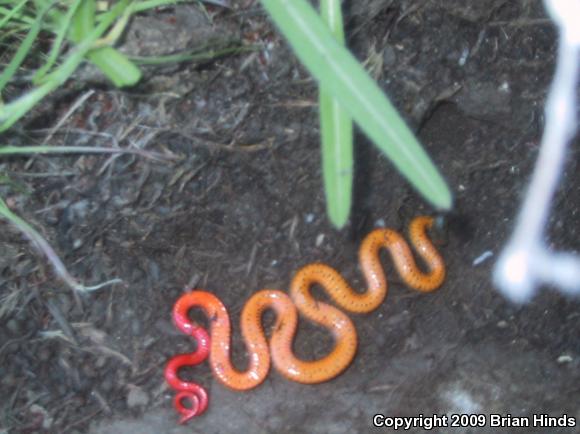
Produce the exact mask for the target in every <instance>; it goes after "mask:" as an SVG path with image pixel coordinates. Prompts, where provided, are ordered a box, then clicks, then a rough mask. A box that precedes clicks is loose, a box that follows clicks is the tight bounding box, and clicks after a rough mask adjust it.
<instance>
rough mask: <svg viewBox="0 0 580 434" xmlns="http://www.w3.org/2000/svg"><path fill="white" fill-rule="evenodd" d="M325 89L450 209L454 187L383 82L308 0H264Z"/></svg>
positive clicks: (430, 198) (417, 184) (432, 198)
mask: <svg viewBox="0 0 580 434" xmlns="http://www.w3.org/2000/svg"><path fill="white" fill-rule="evenodd" d="M261 2H262V4H263V6H264V8H265V9H266V10H267V11H268V13H269V14H270V16H271V17H272V19H273V20H274V22H275V23H276V25H277V26H278V27H279V29H280V30H281V32H282V34H283V35H284V36H285V37H286V38H287V39H288V41H289V43H290V45H291V46H292V47H293V48H294V51H295V53H296V55H297V56H298V58H299V59H300V60H301V61H302V63H303V64H304V65H305V66H306V68H307V69H308V70H309V71H310V73H311V74H312V75H313V76H314V77H315V78H316V79H317V80H318V82H319V83H320V84H321V87H322V88H323V89H324V91H325V92H328V93H329V94H330V95H332V96H333V97H335V98H336V99H337V100H338V101H339V102H340V104H341V106H342V107H343V108H344V109H345V110H347V111H348V113H349V114H350V115H351V116H352V118H353V119H354V121H355V122H356V123H357V124H358V125H359V126H360V127H361V129H362V130H363V131H364V132H365V134H366V135H367V136H368V137H369V138H370V139H371V140H372V141H373V143H374V144H375V145H376V146H377V147H379V149H381V150H382V151H383V152H384V153H385V155H387V157H388V158H389V159H391V161H392V162H393V163H394V165H395V167H397V169H398V170H399V171H400V172H401V173H402V174H403V175H404V176H405V177H406V178H407V179H408V180H409V182H410V183H411V184H412V185H413V186H414V187H415V188H416V189H417V190H418V191H419V192H420V193H421V194H422V195H423V196H424V197H425V198H426V199H427V200H428V201H430V202H431V203H432V204H433V205H434V206H435V207H437V208H440V209H444V210H448V209H450V208H451V205H452V196H451V191H450V190H449V188H448V187H447V185H446V183H445V181H444V180H443V177H442V176H441V174H440V173H439V171H438V170H437V168H436V167H435V166H434V165H433V163H432V162H431V160H430V158H429V156H428V155H427V153H426V152H425V151H424V150H423V148H422V147H421V145H420V144H419V142H418V141H417V139H416V138H415V136H414V135H413V133H412V132H411V131H410V130H409V128H408V127H407V125H406V124H405V122H404V121H403V119H402V118H401V117H400V115H399V114H398V113H397V110H396V109H395V108H394V107H393V105H392V104H391V103H390V101H389V100H388V99H387V97H386V96H385V95H384V93H383V92H382V90H381V89H380V88H379V86H378V85H377V84H376V83H375V82H374V80H373V79H372V78H371V77H370V76H369V75H368V74H367V73H366V71H365V70H364V69H363V67H362V66H361V65H360V64H359V62H358V61H357V60H356V59H355V58H354V57H353V55H352V54H351V53H350V52H349V51H348V50H347V49H346V48H344V47H343V46H341V44H340V43H338V42H337V41H336V40H335V39H334V37H333V36H332V34H331V33H330V31H329V30H328V27H327V26H326V25H325V24H324V22H323V21H322V20H321V18H320V17H319V16H318V14H317V13H316V11H315V10H314V9H313V8H312V6H311V5H310V4H309V3H308V2H307V1H306V0H261Z"/></svg>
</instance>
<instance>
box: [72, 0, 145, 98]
mask: <svg viewBox="0 0 580 434" xmlns="http://www.w3.org/2000/svg"><path fill="white" fill-rule="evenodd" d="M95 13H96V2H95V0H84V1H83V3H82V5H81V6H80V7H79V8H78V10H77V11H76V13H75V15H74V16H73V18H72V26H71V31H70V34H69V37H70V39H71V40H72V41H73V42H75V43H80V42H82V40H83V39H84V38H85V37H86V36H87V35H88V34H89V33H90V31H91V30H92V29H93V28H94V26H95ZM129 15H130V6H127V7H126V8H125V9H124V11H123V17H122V18H121V20H123V21H124V22H126V20H127V19H128V17H129ZM121 27H124V26H121ZM120 30H121V29H120ZM120 30H119V31H120ZM87 58H88V59H89V60H90V61H91V62H92V63H93V64H94V65H95V66H96V67H97V68H99V70H100V71H101V72H102V73H103V74H105V75H106V76H107V78H109V80H111V81H112V82H113V84H114V85H115V86H117V87H122V86H131V85H133V84H135V83H137V82H138V81H139V79H140V78H141V71H140V70H139V68H138V67H137V66H136V65H135V64H134V63H132V62H131V61H130V60H129V59H128V58H127V56H125V55H124V54H122V53H121V52H119V51H117V50H115V49H114V48H112V47H100V48H96V49H93V50H91V51H90V52H89V53H88V55H87Z"/></svg>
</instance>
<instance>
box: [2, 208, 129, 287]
mask: <svg viewBox="0 0 580 434" xmlns="http://www.w3.org/2000/svg"><path fill="white" fill-rule="evenodd" d="M0 217H4V218H5V219H6V220H8V221H9V222H10V223H12V224H13V225H14V226H15V227H16V228H18V230H19V231H20V232H22V233H23V234H24V235H25V236H26V238H28V239H29V240H30V241H31V242H32V244H33V245H34V246H36V247H37V248H38V249H39V250H40V251H41V253H42V254H44V255H45V256H46V257H47V259H48V260H49V262H50V263H51V265H52V267H53V269H54V272H55V273H56V274H57V276H59V277H60V278H61V279H62V280H63V281H64V282H65V283H66V284H67V285H68V286H69V287H70V288H71V289H73V290H74V291H80V292H86V291H94V290H97V289H99V288H102V287H103V286H106V285H111V284H113V283H120V282H122V280H121V279H112V280H109V281H107V282H103V283H100V284H98V285H95V286H89V287H87V286H84V285H82V284H81V283H79V282H77V281H76V279H75V278H74V277H72V276H71V275H70V273H69V272H68V270H67V269H66V267H65V265H64V264H63V263H62V261H61V260H60V258H59V257H58V255H57V254H56V252H55V251H54V250H53V248H52V247H51V246H50V244H49V243H48V242H47V241H46V240H45V239H44V238H43V237H42V235H41V234H40V233H39V232H38V231H37V230H36V229H34V228H33V227H32V226H31V225H29V224H28V223H26V221H24V220H23V219H21V218H20V217H19V216H17V215H16V214H14V213H13V212H12V211H11V210H10V208H8V205H6V203H5V202H4V200H2V198H0Z"/></svg>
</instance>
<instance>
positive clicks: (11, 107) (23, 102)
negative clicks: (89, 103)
mask: <svg viewBox="0 0 580 434" xmlns="http://www.w3.org/2000/svg"><path fill="white" fill-rule="evenodd" d="M126 7H127V0H121V1H119V2H118V3H116V4H115V6H113V7H112V8H111V10H110V11H109V12H107V13H105V14H103V19H102V20H101V21H100V22H99V24H98V25H97V26H96V27H95V29H94V30H93V31H92V32H91V33H90V34H89V35H88V36H87V37H86V38H85V39H84V40H83V41H82V42H81V43H80V44H78V45H77V46H76V47H75V49H74V50H73V51H72V52H71V53H70V54H69V55H68V56H67V57H66V59H65V60H64V61H63V63H62V64H61V65H60V66H59V67H58V68H56V69H55V70H54V71H53V72H51V73H50V74H48V75H47V76H46V77H45V80H44V83H43V84H42V85H41V86H38V87H36V88H34V89H32V90H31V91H29V92H27V93H26V94H24V95H22V96H21V97H19V98H17V99H16V100H14V101H11V102H10V103H8V104H4V105H0V132H3V131H6V130H7V129H8V128H10V127H11V126H12V125H13V124H14V123H15V122H16V121H17V120H18V119H20V118H21V117H22V116H24V115H25V114H26V113H27V112H28V111H29V110H30V109H31V108H32V107H34V106H35V105H36V104H38V102H39V101H40V100H41V99H42V98H44V97H45V96H46V95H48V94H49V93H50V92H52V91H53V90H54V89H56V88H57V87H58V86H60V85H61V84H63V83H64V82H65V81H66V80H67V79H68V78H69V77H70V76H71V75H72V74H73V73H74V72H75V70H76V69H77V68H78V66H79V65H80V64H81V62H82V61H83V59H84V57H85V56H86V54H87V53H88V52H89V50H91V48H92V47H93V44H94V43H95V41H96V40H97V39H98V38H99V37H100V36H101V35H102V34H103V33H104V32H105V31H106V30H107V29H108V28H109V26H110V25H111V24H112V23H113V22H114V21H115V19H116V18H117V17H118V16H119V15H121V14H122V13H123V11H124V10H125V8H126Z"/></svg>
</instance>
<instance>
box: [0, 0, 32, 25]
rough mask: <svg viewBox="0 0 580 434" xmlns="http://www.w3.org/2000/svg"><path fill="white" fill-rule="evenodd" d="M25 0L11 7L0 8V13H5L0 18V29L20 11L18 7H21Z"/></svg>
mask: <svg viewBox="0 0 580 434" xmlns="http://www.w3.org/2000/svg"><path fill="white" fill-rule="evenodd" d="M26 2H28V0H22V1H21V2H20V3H18V4H17V5H16V6H14V8H12V9H5V8H0V13H1V14H5V15H4V17H3V18H2V19H1V20H0V29H2V28H3V27H4V25H6V23H7V22H8V21H10V20H11V19H13V18H14V17H15V16H16V15H18V14H19V13H20V9H22V7H23V6H24V5H25V4H26Z"/></svg>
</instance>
